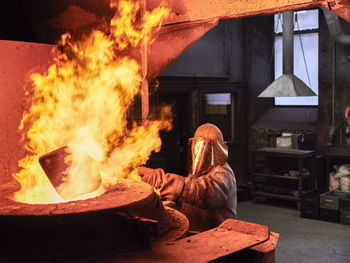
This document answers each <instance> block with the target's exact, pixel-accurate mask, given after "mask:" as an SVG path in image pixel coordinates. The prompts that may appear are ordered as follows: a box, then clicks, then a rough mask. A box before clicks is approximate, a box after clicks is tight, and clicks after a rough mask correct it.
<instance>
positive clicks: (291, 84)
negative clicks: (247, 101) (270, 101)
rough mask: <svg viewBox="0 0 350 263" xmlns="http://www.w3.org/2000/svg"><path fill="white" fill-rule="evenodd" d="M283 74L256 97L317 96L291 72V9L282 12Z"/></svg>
mask: <svg viewBox="0 0 350 263" xmlns="http://www.w3.org/2000/svg"><path fill="white" fill-rule="evenodd" d="M282 28H283V32H282V38H283V74H282V76H280V77H279V78H278V79H276V80H275V81H274V82H272V83H271V84H270V85H269V86H268V87H267V88H266V89H265V90H264V91H263V92H262V93H260V95H259V96H258V97H260V98H262V97H297V96H317V95H316V94H315V93H314V92H313V91H312V90H311V89H310V88H309V87H308V86H307V85H306V84H305V83H304V82H303V81H302V80H301V79H299V78H298V77H296V76H295V75H294V74H293V59H294V29H293V11H287V12H284V13H283V25H282Z"/></svg>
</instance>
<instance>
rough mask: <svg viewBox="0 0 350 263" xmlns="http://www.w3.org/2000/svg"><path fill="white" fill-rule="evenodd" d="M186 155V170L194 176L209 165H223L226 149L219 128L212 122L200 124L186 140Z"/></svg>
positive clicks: (226, 153)
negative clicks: (191, 136) (193, 134)
mask: <svg viewBox="0 0 350 263" xmlns="http://www.w3.org/2000/svg"><path fill="white" fill-rule="evenodd" d="M187 156H188V157H187V169H188V172H189V173H190V174H192V175H193V176H196V177H198V176H200V175H201V174H202V173H204V172H205V171H206V170H207V169H208V168H210V167H211V166H214V165H224V164H225V163H226V160H227V157H228V149H227V145H226V144H225V142H224V141H223V136H222V133H221V131H220V129H219V128H218V127H216V126H215V125H213V124H204V125H202V126H200V127H199V128H198V129H197V131H196V133H195V137H193V138H190V139H189V141H188V154H187Z"/></svg>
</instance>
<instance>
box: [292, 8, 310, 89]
mask: <svg viewBox="0 0 350 263" xmlns="http://www.w3.org/2000/svg"><path fill="white" fill-rule="evenodd" d="M295 24H296V25H297V29H298V31H299V34H298V35H299V41H300V46H301V51H302V53H303V59H304V64H305V69H306V75H307V79H308V81H309V86H310V88H311V80H310V75H309V70H308V67H307V63H306V58H305V52H304V46H303V41H302V40H301V34H300V28H299V22H298V12H295Z"/></svg>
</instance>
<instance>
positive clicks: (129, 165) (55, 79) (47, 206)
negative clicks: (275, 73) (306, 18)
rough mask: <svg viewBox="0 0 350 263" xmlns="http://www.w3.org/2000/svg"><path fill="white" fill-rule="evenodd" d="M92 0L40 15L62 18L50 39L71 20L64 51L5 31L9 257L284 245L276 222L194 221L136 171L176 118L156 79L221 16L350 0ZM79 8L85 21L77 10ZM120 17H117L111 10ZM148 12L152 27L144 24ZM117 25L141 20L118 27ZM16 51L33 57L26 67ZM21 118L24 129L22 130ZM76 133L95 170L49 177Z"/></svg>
mask: <svg viewBox="0 0 350 263" xmlns="http://www.w3.org/2000/svg"><path fill="white" fill-rule="evenodd" d="M86 2H87V3H85V4H84V3H78V2H77V3H76V5H70V6H64V4H62V2H61V1H54V4H53V5H54V6H55V7H60V8H57V10H61V9H62V10H63V11H62V12H61V13H54V14H53V15H52V17H45V15H43V16H42V17H41V18H42V19H43V21H40V19H39V20H36V23H38V24H40V23H41V22H42V23H43V24H44V25H45V26H47V27H48V28H49V29H52V32H53V33H52V34H51V35H50V37H47V38H46V40H47V41H48V42H52V41H53V40H55V41H56V40H58V39H59V38H58V35H59V36H61V34H62V31H63V30H64V31H68V32H69V34H64V35H62V37H61V38H60V41H61V42H60V45H59V50H58V51H57V49H56V50H55V51H53V53H51V52H52V51H51V49H52V46H48V45H43V44H33V43H20V42H11V41H4V42H2V41H1V43H0V44H1V46H2V47H4V49H3V50H5V51H4V53H3V54H2V55H3V57H6V58H7V59H9V61H7V60H6V61H5V62H0V65H1V66H2V67H3V68H4V70H2V72H1V74H3V75H2V78H1V79H2V80H1V81H2V82H0V83H1V88H2V89H4V91H3V90H1V92H2V94H1V97H0V98H1V100H0V102H1V104H2V106H3V107H4V108H3V110H1V112H0V114H1V115H0V120H1V126H2V127H5V128H4V129H2V130H1V134H0V142H1V145H2V147H3V150H4V152H3V153H2V154H1V155H0V158H1V167H0V172H1V173H2V174H3V175H4V176H3V177H4V178H5V179H3V180H1V182H2V185H1V188H0V190H1V192H0V193H1V194H0V195H1V197H0V233H1V237H0V243H1V246H0V260H2V259H6V260H18V259H20V260H24V261H25V260H28V261H30V260H37V259H52V260H60V259H67V258H68V259H71V258H75V257H82V258H83V259H84V258H86V257H90V256H91V257H93V258H95V259H98V260H105V261H107V262H108V261H109V262H114V261H115V260H122V261H125V262H128V261H135V262H137V261H140V260H141V259H145V258H146V259H147V260H149V261H154V262H156V261H157V260H158V261H159V260H161V261H168V262H179V261H184V262H188V261H190V260H191V261H194V262H207V261H210V260H217V259H220V258H223V257H225V256H229V255H232V254H233V253H236V252H239V251H241V250H244V249H246V248H251V249H252V250H254V251H258V252H261V253H266V254H268V253H270V254H273V252H274V249H275V248H276V244H277V240H278V234H275V233H270V231H269V229H268V227H266V226H261V225H256V224H251V223H246V222H241V221H237V220H227V221H225V222H224V223H222V224H221V225H220V226H218V227H217V228H214V229H211V230H209V231H205V232H202V233H188V220H187V218H186V217H185V216H184V215H183V214H181V213H180V212H178V211H177V210H175V209H172V208H168V207H164V206H163V204H162V202H161V200H160V198H159V196H158V195H157V193H156V192H155V191H154V189H153V188H152V187H150V186H149V185H147V184H145V183H143V182H141V181H140V180H139V178H138V177H137V176H136V175H135V169H137V167H138V166H139V165H142V164H144V163H145V162H146V161H147V159H148V157H149V155H150V153H151V152H152V151H156V150H159V148H160V146H161V145H160V138H159V135H158V132H159V131H160V130H163V129H170V127H171V124H170V121H169V119H168V118H163V119H161V120H150V118H149V116H148V115H149V114H148V111H149V101H148V82H150V81H151V80H152V79H154V78H155V77H156V76H157V75H158V74H159V73H160V72H161V71H162V70H164V69H165V68H166V67H167V66H168V65H169V64H170V63H171V62H173V61H174V60H175V59H176V58H177V57H178V56H179V55H180V54H181V53H182V52H183V51H184V50H185V49H186V48H188V47H189V46H190V45H191V44H193V43H194V42H195V41H196V40H198V39H199V38H200V37H201V36H202V35H204V34H205V33H206V32H207V31H209V30H210V29H211V28H213V27H214V26H215V25H217V23H218V21H219V20H223V19H233V18H238V17H246V16H252V15H257V14H262V13H274V12H277V11H286V10H292V9H300V8H308V7H315V6H323V7H325V8H327V9H331V10H332V11H334V12H336V13H339V15H341V16H343V17H344V18H348V12H346V11H347V10H348V3H347V1H330V2H329V1H328V2H327V1H310V0H293V1H290V0H288V1H287V0H286V1H278V3H276V1H250V2H249V3H247V1H199V0H198V1H197V0H196V1H191V0H183V1H165V2H164V3H165V4H164V6H161V7H158V5H159V4H160V1H153V0H150V1H136V2H133V3H134V5H133V4H131V7H130V6H127V5H125V6H123V8H121V10H122V11H120V13H119V18H122V19H119V20H118V19H116V20H113V19H112V16H111V15H110V10H109V5H110V4H109V3H107V1H101V2H103V3H102V4H101V6H100V7H101V9H99V11H96V10H97V8H94V7H96V5H97V6H98V5H99V4H100V3H99V2H98V1H86ZM119 2H120V3H123V4H125V3H128V2H127V1H113V2H112V4H111V7H113V8H116V6H117V4H118V3H119ZM135 3H136V4H135ZM79 5H80V6H79ZM136 7H137V8H136ZM135 8H136V9H135ZM157 8H158V9H157ZM341 8H343V9H341ZM24 9H25V10H27V12H33V13H32V16H31V18H32V19H33V20H35V15H37V13H35V12H36V11H35V10H34V9H35V8H33V7H30V6H28V5H27V4H25V8H24ZM344 9H345V11H344ZM106 10H108V12H105V11H106ZM154 10H157V12H156V11H154ZM94 11H96V12H97V13H98V14H97V13H94ZM153 11H154V13H153V15H155V18H154V19H155V20H154V21H153V22H149V20H146V19H144V20H142V19H143V18H144V17H142V15H143V16H144V15H145V14H147V15H148V16H152V12H153ZM37 12H38V11H37ZM91 14H92V15H91ZM127 14H129V17H126V15H127ZM80 15H81V16H83V17H84V21H78V22H77V21H75V20H74V21H75V22H72V23H71V24H70V23H68V22H67V21H70V19H72V18H74V17H79V16H80ZM33 17H34V18H33ZM37 17H40V16H37ZM141 18H142V19H141ZM111 19H112V24H111V25H109V24H108V23H107V22H106V21H108V20H111ZM123 19H124V20H123ZM37 21H39V22H40V23H39V22H37ZM72 21H73V20H72ZM130 21H132V22H135V21H136V22H137V23H138V27H137V28H136V29H135V28H133V27H132V26H133V25H131V24H132V23H131V22H130ZM140 21H143V25H142V26H140ZM108 22H109V21H108ZM148 22H149V23H150V24H151V27H150V28H148V27H147V26H145V25H148V24H147V23H148ZM120 23H125V24H120ZM118 26H119V27H121V28H124V26H125V28H127V26H131V28H127V29H129V30H124V31H123V30H122V31H120V32H119V31H113V28H118ZM148 26H149V25H148ZM38 28H40V25H38ZM92 28H93V29H94V30H95V31H94V33H93V34H92V35H90V36H84V37H85V40H86V42H75V41H74V40H73V38H74V36H79V37H81V36H82V35H84V34H83V33H84V32H85V31H84V30H85V29H86V30H87V31H88V30H91V29H92ZM96 28H98V29H99V30H96ZM125 28H124V29H125ZM155 28H156V29H155ZM39 30H40V29H39ZM128 33H130V35H128ZM41 37H42V38H43V39H45V36H41ZM113 37H114V39H113V41H114V40H115V39H117V40H120V39H121V40H123V41H125V42H123V41H119V42H118V41H117V42H113V41H112V40H111V39H112V38H113ZM54 48H55V47H54ZM7 51H9V52H7ZM115 51H117V52H116V53H114V52H115ZM57 54H59V58H57ZM53 57H56V60H55V61H53ZM15 60H16V62H15V63H19V64H20V63H21V62H22V61H25V62H26V63H27V64H26V63H23V65H21V66H20V67H19V66H18V68H17V65H15V66H14V65H13V63H14V61H15ZM49 60H50V61H51V62H50V63H47V61H49ZM41 63H42V64H47V65H45V66H46V69H45V70H44V71H43V72H41V73H37V72H30V73H35V74H30V76H31V80H32V82H33V84H34V90H30V89H29V90H27V91H26V93H25V92H24V91H23V90H22V87H23V85H24V76H25V75H27V74H28V72H29V71H32V70H33V67H34V66H35V65H36V64H41ZM7 64H9V65H7ZM108 73H109V74H108ZM105 74H107V75H105ZM27 76H28V75H27ZM11 85H12V86H11ZM3 87H6V88H3ZM112 91H113V92H112ZM28 94H29V95H30V96H31V97H30V99H29V101H30V103H29V108H26V107H25V106H24V98H25V97H26V96H28ZM12 95H15V96H13V97H14V98H13V99H12V98H11V97H12ZM136 95H139V96H140V97H141V101H142V102H141V104H142V112H141V116H140V120H141V121H140V120H139V122H137V121H135V122H134V123H131V125H130V123H128V122H127V116H128V114H129V112H128V108H129V107H130V105H131V104H132V101H133V98H134V97H135V96H136ZM113 99H115V100H113ZM111 101H112V102H111ZM96 102H97V103H96ZM27 103H28V101H27ZM116 104H117V106H118V107H116ZM52 105H53V108H50V107H48V106H52ZM26 106H28V105H26ZM68 109H69V110H68ZM67 112H68V113H67ZM23 113H25V114H24V115H23ZM79 113H81V114H79ZM22 117H23V118H22ZM77 124H79V125H80V126H78V127H77ZM90 124H91V125H90ZM128 125H129V126H128ZM19 126H20V127H21V131H22V135H20V134H18V132H17V128H18V127H19ZM130 127H132V128H130ZM23 134H25V136H23ZM43 135H45V136H46V137H45V136H43ZM44 137H45V138H44ZM141 137H142V140H140V138H141ZM21 138H22V139H24V141H21ZM147 143H149V144H147ZM67 145H68V146H70V145H74V146H77V147H78V148H79V151H83V152H84V155H83V154H78V155H77V157H78V158H76V159H78V160H76V159H74V160H70V161H71V162H72V163H74V164H76V165H72V167H74V169H73V170H72V171H69V173H70V174H72V175H73V174H75V175H76V174H77V172H76V171H77V170H78V171H79V170H80V171H84V173H82V172H81V173H80V174H81V175H83V176H80V177H79V176H78V177H79V178H77V177H74V178H73V177H72V178H69V179H67V178H64V180H61V179H62V178H61V179H60V180H61V181H59V183H58V184H57V185H55V184H56V181H55V180H56V179H55V178H54V177H50V171H49V172H47V171H45V172H46V174H47V175H48V176H49V178H47V177H46V175H45V173H44V170H45V169H47V167H48V164H49V163H50V161H49V162H46V161H45V160H46V159H45V157H47V154H49V153H50V152H51V153H52V151H55V150H57V149H62V148H60V147H65V146H67ZM24 148H26V150H28V151H29V154H28V152H27V153H26V152H25V151H24V150H23V149H24ZM91 149H93V150H91ZM86 155H87V156H88V157H86V158H83V159H84V160H81V158H80V157H82V156H86ZM40 157H43V159H42V162H41V165H42V167H43V168H44V170H42V167H41V166H40V165H39V158H40ZM62 160H63V161H64V162H66V159H65V158H63V159H62ZM62 160H61V161H62ZM18 162H19V166H20V169H19V168H18V166H17V165H18ZM45 167H46V168H45ZM116 167H117V168H116ZM61 172H64V171H61ZM89 173H93V174H95V175H96V174H98V175H99V176H98V178H97V180H95V181H94V182H93V184H92V187H88V189H87V190H86V189H84V190H82V191H75V192H74V191H73V192H72V191H71V188H73V187H72V185H74V187H76V186H77V185H78V186H79V185H83V184H84V183H86V180H89V179H88V178H89V176H88V174H89ZM38 174H39V176H38V177H36V176H37V175H38ZM12 176H14V178H15V179H16V180H17V181H18V182H19V183H20V185H21V188H20V187H19V185H18V184H16V183H15V181H14V180H13V178H12ZM39 177H40V179H38V178H39ZM128 177H131V178H128ZM95 179H96V177H95ZM50 181H51V182H50ZM73 182H74V184H73ZM61 184H64V185H65V186H66V188H64V189H63V188H61V187H60V185H61ZM53 186H54V187H56V186H57V189H56V190H55V189H54V187H53ZM85 194H88V195H86V196H85ZM90 194H91V195H90ZM271 260H273V257H272V259H271Z"/></svg>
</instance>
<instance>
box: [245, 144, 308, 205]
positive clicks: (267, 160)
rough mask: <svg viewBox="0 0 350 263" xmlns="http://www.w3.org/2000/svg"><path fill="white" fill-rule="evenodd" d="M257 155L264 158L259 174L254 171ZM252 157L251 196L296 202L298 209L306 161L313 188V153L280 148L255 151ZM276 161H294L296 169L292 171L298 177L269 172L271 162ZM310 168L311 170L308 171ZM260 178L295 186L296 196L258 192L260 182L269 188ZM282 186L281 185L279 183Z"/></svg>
mask: <svg viewBox="0 0 350 263" xmlns="http://www.w3.org/2000/svg"><path fill="white" fill-rule="evenodd" d="M257 155H261V156H263V158H264V167H263V171H262V172H261V171H260V172H259V171H256V157H257ZM252 157H253V173H252V176H253V178H252V179H253V180H252V181H253V186H254V187H253V195H254V196H264V197H268V198H275V199H283V200H290V201H296V202H298V207H299V201H300V197H301V194H302V193H303V191H304V189H303V179H304V178H303V175H302V174H303V168H306V167H305V163H306V160H307V159H311V165H309V166H311V167H309V170H308V171H309V172H310V176H311V179H312V185H313V186H315V175H314V170H315V169H314V166H315V165H314V162H315V151H304V150H294V149H281V148H260V149H256V150H254V151H253V152H252ZM277 159H287V160H288V159H290V160H296V163H297V164H296V167H295V168H294V170H297V171H298V176H297V177H293V176H286V175H283V174H278V173H275V172H273V171H272V170H271V164H272V163H273V161H276V160H277ZM310 168H311V169H310ZM261 178H267V179H274V180H280V181H281V182H284V184H285V185H288V184H293V185H296V187H295V191H297V195H288V194H278V193H273V192H271V191H262V190H259V189H258V188H259V187H258V185H259V183H260V185H261V181H263V183H264V184H265V185H264V186H265V187H269V185H266V183H265V182H264V180H261ZM281 184H282V183H281Z"/></svg>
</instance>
